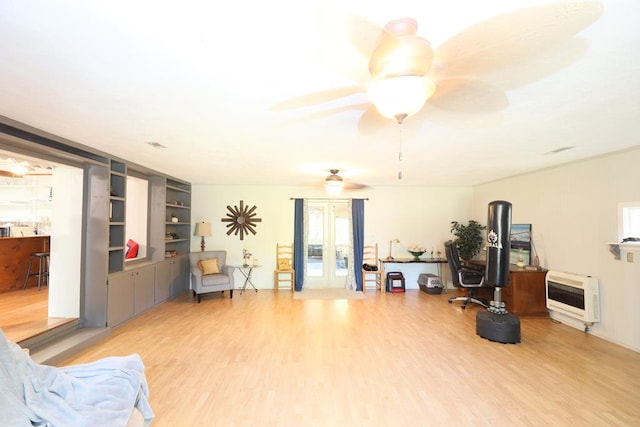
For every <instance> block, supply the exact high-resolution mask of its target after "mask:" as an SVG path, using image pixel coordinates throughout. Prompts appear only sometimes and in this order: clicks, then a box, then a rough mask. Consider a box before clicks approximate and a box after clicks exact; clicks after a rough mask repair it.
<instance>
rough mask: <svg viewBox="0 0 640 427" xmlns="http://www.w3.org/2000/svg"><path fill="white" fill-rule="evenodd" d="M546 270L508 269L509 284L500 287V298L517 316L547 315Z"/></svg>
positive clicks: (510, 311)
mask: <svg viewBox="0 0 640 427" xmlns="http://www.w3.org/2000/svg"><path fill="white" fill-rule="evenodd" d="M546 274H547V270H536V271H528V270H521V269H517V267H516V268H513V269H511V271H509V286H506V287H504V288H502V300H503V301H504V302H505V304H506V306H507V310H508V311H509V313H513V314H515V315H517V316H548V315H549V312H548V311H547V302H546V292H545V282H544V278H545V276H546Z"/></svg>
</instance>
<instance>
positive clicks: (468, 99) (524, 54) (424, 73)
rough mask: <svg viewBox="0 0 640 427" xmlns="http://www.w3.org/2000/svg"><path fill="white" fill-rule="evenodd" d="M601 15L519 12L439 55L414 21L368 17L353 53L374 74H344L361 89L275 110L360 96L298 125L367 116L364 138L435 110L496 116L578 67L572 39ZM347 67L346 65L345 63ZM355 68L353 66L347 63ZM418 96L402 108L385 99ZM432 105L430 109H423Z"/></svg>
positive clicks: (359, 25) (353, 37) (595, 5)
mask: <svg viewBox="0 0 640 427" xmlns="http://www.w3.org/2000/svg"><path fill="white" fill-rule="evenodd" d="M602 12H603V6H602V4H601V3H600V2H596V1H583V2H573V1H571V2H561V3H555V4H547V5H542V6H537V7H531V8H527V9H522V10H517V11H514V12H510V13H507V14H504V15H500V16H496V17H494V18H490V19H488V20H486V21H483V22H480V23H478V24H476V25H474V26H472V27H469V28H467V29H466V30H464V31H462V32H460V33H459V34H457V35H455V36H454V37H452V38H450V39H449V40H447V41H446V42H444V43H443V44H442V45H440V46H439V47H437V48H436V49H435V50H434V49H433V48H432V47H431V45H430V43H429V42H428V41H427V40H426V39H425V38H422V37H420V36H419V35H418V23H417V21H416V20H414V19H412V18H400V19H396V20H392V21H390V22H389V23H387V24H386V25H385V26H384V27H380V26H379V25H377V24H375V23H372V22H370V21H368V20H367V19H365V18H362V17H357V16H350V17H348V19H347V20H346V25H347V27H348V28H347V31H348V35H349V36H348V38H349V41H350V45H351V46H352V48H355V51H356V52H357V53H358V54H360V55H364V56H365V58H367V64H368V70H366V71H367V72H364V71H365V70H363V69H362V61H358V60H354V61H352V63H353V64H355V63H356V62H357V64H356V65H357V67H358V69H356V70H353V69H348V68H347V69H345V70H339V71H340V74H342V75H343V76H345V77H347V78H349V79H350V80H351V81H353V82H354V83H355V85H351V86H345V87H337V88H331V89H327V90H323V91H320V92H315V93H309V94H305V95H302V96H298V97H294V98H291V99H288V100H285V101H283V102H281V103H278V104H277V105H275V106H273V107H272V110H274V111H280V110H289V109H300V108H305V107H311V106H318V105H323V104H326V103H329V102H331V101H336V100H339V99H343V98H346V97H348V96H352V95H357V94H367V95H368V99H367V101H366V102H360V103H353V104H347V105H340V106H337V107H336V106H328V105H325V106H326V107H327V108H326V109H324V110H322V111H319V112H318V111H315V112H313V113H309V114H307V115H306V116H302V117H299V118H298V119H297V120H305V119H309V120H312V119H317V118H321V117H324V116H329V115H332V114H336V113H341V112H344V111H349V110H362V111H363V113H362V115H361V116H360V119H359V121H358V129H359V131H360V132H361V133H372V132H375V131H377V130H380V129H381V128H382V127H383V126H387V125H389V124H393V122H394V120H390V119H389V118H391V117H392V118H394V119H395V121H396V122H398V123H402V122H403V121H404V120H405V119H406V118H407V117H408V116H411V115H416V116H417V117H416V119H415V120H412V121H413V122H419V121H420V120H423V119H424V118H425V115H429V114H430V113H431V115H433V114H434V110H439V111H442V112H449V113H454V114H455V113H467V114H468V113H481V114H484V113H496V112H500V111H503V110H504V109H505V108H506V107H507V106H508V105H509V100H508V98H507V95H506V92H505V91H506V90H508V89H512V88H515V87H519V86H523V85H525V84H527V83H530V82H533V81H535V80H539V79H541V78H543V77H546V76H549V75H551V74H553V73H555V72H557V71H559V70H560V69H562V68H563V67H565V66H567V65H569V64H571V63H573V62H575V61H576V60H577V59H578V58H579V57H580V56H582V55H583V54H584V52H585V50H586V44H585V43H584V42H583V41H582V40H580V39H578V38H576V37H574V36H575V35H576V34H577V33H578V32H579V31H581V30H583V29H584V28H586V27H588V26H589V25H591V24H592V23H593V22H595V21H596V20H597V19H598V18H599V17H600V16H601V15H602ZM347 62H348V61H347ZM347 65H349V64H347ZM399 91H405V92H403V93H406V95H404V96H401V97H400V98H401V99H400V100H401V101H406V98H407V97H408V96H409V95H410V94H416V93H417V94H419V95H420V96H418V97H415V98H416V100H415V101H413V103H409V104H410V105H409V107H407V106H406V105H404V106H401V107H398V106H394V105H392V104H393V102H394V99H393V98H385V96H387V95H385V94H387V93H391V94H394V93H395V94H397V93H399ZM425 103H426V104H425Z"/></svg>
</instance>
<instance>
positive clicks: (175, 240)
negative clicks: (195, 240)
mask: <svg viewBox="0 0 640 427" xmlns="http://www.w3.org/2000/svg"><path fill="white" fill-rule="evenodd" d="M188 240H189V239H171V240H165V241H164V243H165V244H169V243H179V242H186V241H188Z"/></svg>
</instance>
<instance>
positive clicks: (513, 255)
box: [509, 224, 531, 265]
mask: <svg viewBox="0 0 640 427" xmlns="http://www.w3.org/2000/svg"><path fill="white" fill-rule="evenodd" d="M509 240H510V242H509V244H510V247H509V263H510V264H517V263H518V261H522V262H524V264H525V265H531V224H511V236H510V239H509Z"/></svg>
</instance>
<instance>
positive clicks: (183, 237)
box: [165, 178, 191, 258]
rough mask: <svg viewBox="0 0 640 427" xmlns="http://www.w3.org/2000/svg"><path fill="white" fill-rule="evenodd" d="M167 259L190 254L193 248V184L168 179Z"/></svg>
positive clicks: (166, 204)
mask: <svg viewBox="0 0 640 427" xmlns="http://www.w3.org/2000/svg"><path fill="white" fill-rule="evenodd" d="M165 213H166V218H165V258H171V257H174V256H178V255H184V254H188V253H189V250H190V246H191V184H189V183H187V182H183V181H178V180H175V179H170V178H167V183H166V203H165Z"/></svg>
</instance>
